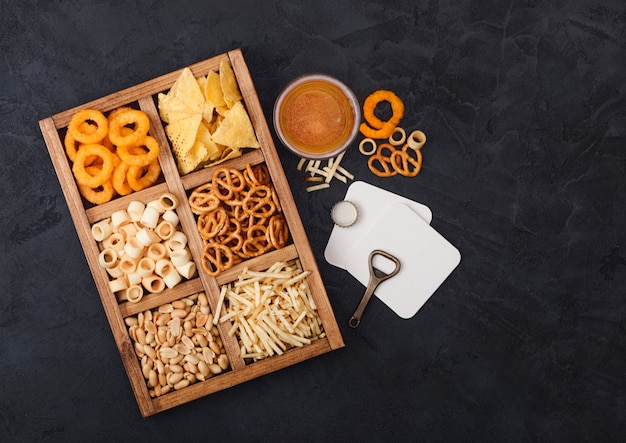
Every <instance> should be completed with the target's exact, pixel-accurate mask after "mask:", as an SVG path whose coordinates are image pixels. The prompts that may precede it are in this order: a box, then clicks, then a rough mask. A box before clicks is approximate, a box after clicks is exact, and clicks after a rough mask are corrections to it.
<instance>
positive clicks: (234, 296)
mask: <svg viewBox="0 0 626 443" xmlns="http://www.w3.org/2000/svg"><path fill="white" fill-rule="evenodd" d="M228 299H229V300H230V299H235V300H237V301H238V302H240V303H241V304H244V305H246V306H252V307H254V304H253V303H252V302H251V301H250V300H247V299H246V298H245V297H242V296H241V295H240V294H236V293H234V292H229V293H228Z"/></svg>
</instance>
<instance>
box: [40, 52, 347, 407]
mask: <svg viewBox="0 0 626 443" xmlns="http://www.w3.org/2000/svg"><path fill="white" fill-rule="evenodd" d="M222 60H227V61H228V62H229V63H230V65H231V67H232V68H233V71H234V73H235V77H236V79H237V82H238V85H239V89H240V91H241V95H242V97H243V102H244V106H245V108H246V110H247V111H248V115H249V117H250V120H251V122H252V125H253V128H254V130H255V133H256V136H257V139H258V140H259V143H260V146H261V147H260V149H253V150H245V152H244V153H243V155H242V156H241V157H237V158H234V159H231V160H228V161H227V162H226V163H223V164H220V165H219V166H227V167H231V168H237V169H243V168H245V166H246V164H250V165H256V164H259V163H265V165H266V167H267V169H268V171H269V174H270V176H271V180H272V183H273V185H274V188H275V190H276V193H277V195H278V198H279V201H280V204H281V206H282V209H283V214H284V217H285V220H286V222H287V225H288V228H289V231H290V234H291V243H290V244H288V245H287V246H285V247H284V248H281V249H277V250H274V251H271V252H267V253H265V254H263V255H261V256H259V257H256V258H253V259H248V260H246V261H245V262H243V263H240V264H238V265H235V266H233V267H232V268H230V269H229V270H227V271H224V272H222V273H221V274H219V275H218V276H217V277H212V276H210V275H209V274H207V273H206V272H204V271H203V270H202V268H201V266H197V268H198V271H197V276H196V277H194V278H191V279H190V280H187V281H183V282H182V283H181V284H178V285H177V286H175V287H173V288H171V289H167V288H166V289H165V290H164V291H163V292H161V293H158V294H147V295H145V296H144V297H143V298H142V299H141V300H140V301H139V302H137V303H130V302H118V300H117V298H116V296H115V294H114V293H113V292H112V291H111V289H110V287H109V277H108V274H107V272H106V270H105V269H104V268H102V267H101V266H100V265H99V263H98V256H99V254H100V250H99V247H98V244H97V242H96V241H95V240H94V237H93V235H92V232H91V226H92V224H94V223H96V222H98V221H100V220H102V219H104V218H106V217H109V216H110V215H111V214H112V213H113V212H115V211H117V210H120V209H125V208H127V206H128V204H129V203H130V202H131V201H133V200H140V201H143V202H144V203H146V202H148V201H151V200H153V199H156V198H158V197H159V196H161V195H162V194H164V193H166V192H168V193H171V194H173V195H174V196H175V197H176V198H177V199H178V201H179V206H178V208H177V209H176V211H177V215H178V217H179V219H180V226H181V227H182V230H183V232H184V233H185V234H186V236H187V239H188V246H189V250H190V252H191V255H192V258H193V260H194V262H195V263H196V264H199V263H200V262H201V257H202V249H203V240H202V238H201V237H200V234H199V231H198V228H197V225H196V220H195V217H194V214H193V213H192V211H191V208H190V206H189V203H188V192H190V190H191V189H193V188H194V187H197V186H199V185H201V184H204V183H207V182H209V181H211V178H212V175H213V172H214V170H215V168H216V167H217V166H214V167H208V168H205V169H202V170H200V171H196V172H192V173H190V174H187V175H184V176H181V175H180V174H179V172H178V168H177V165H176V160H175V158H174V156H173V154H172V152H171V149H170V144H169V141H168V139H167V136H166V134H165V131H164V128H163V124H162V122H161V120H160V117H159V112H158V109H157V106H156V104H155V101H156V97H157V94H158V93H160V92H166V91H167V90H169V89H170V87H171V86H172V84H173V83H174V82H175V81H176V79H177V78H178V77H179V75H180V73H181V72H182V68H181V69H180V70H177V71H174V72H171V73H169V74H166V75H163V76H160V77H157V78H155V79H152V80H149V81H147V82H144V83H141V84H139V85H137V86H134V87H131V88H128V89H125V90H122V91H119V92H117V93H114V94H111V95H109V96H106V97H103V98H100V99H97V100H94V101H91V102H89V103H86V104H84V105H81V106H78V107H75V108H72V109H69V110H67V111H64V112H61V113H59V114H56V115H53V116H51V117H48V118H45V119H43V120H41V121H40V122H39V124H40V128H41V131H42V134H43V137H44V140H45V142H46V145H47V148H48V151H49V154H50V157H51V159H52V163H53V165H54V169H55V171H56V174H57V176H58V179H59V182H60V184H61V188H62V190H63V194H64V196H65V199H66V201H67V204H68V207H69V210H70V214H71V217H72V220H73V222H74V225H75V227H76V231H77V233H78V237H79V239H80V242H81V246H82V248H83V250H84V253H85V256H86V258H87V262H88V265H89V267H90V270H91V273H92V275H93V278H94V281H95V284H96V287H97V290H98V293H99V296H100V299H101V302H102V305H103V307H104V311H105V313H106V316H107V319H108V321H109V324H110V326H111V330H112V332H113V336H114V339H115V343H116V345H117V348H118V351H119V353H120V355H121V358H122V362H123V364H124V367H125V370H126V372H127V375H128V378H129V381H130V384H131V387H132V390H133V392H134V395H135V398H136V401H137V404H138V406H139V410H140V412H141V415H142V416H144V417H147V416H151V415H154V414H156V413H159V412H161V411H164V410H166V409H169V408H172V407H175V406H178V405H181V404H184V403H187V402H189V401H192V400H195V399H198V398H200V397H204V396H206V395H209V394H211V393H214V392H217V391H220V390H223V389H226V388H228V387H231V386H234V385H237V384H239V383H243V382H245V381H249V380H251V379H254V378H257V377H260V376H262V375H264V374H268V373H271V372H273V371H276V370H279V369H282V368H285V367H287V366H290V365H293V364H295V363H298V362H301V361H304V360H307V359H309V358H313V357H315V356H318V355H321V354H323V353H326V352H329V351H331V350H335V349H338V348H341V347H343V346H344V342H343V338H342V336H341V333H340V331H339V328H338V326H337V322H336V319H335V316H334V313H333V311H332V307H331V305H330V302H329V300H328V295H327V293H326V289H325V287H324V284H323V281H322V279H321V276H320V273H319V269H318V267H317V263H316V261H315V258H314V255H313V252H312V250H311V246H310V244H309V241H308V238H307V235H306V232H305V231H304V227H303V225H302V221H301V219H300V216H299V214H298V210H297V207H296V205H295V202H294V200H293V195H292V193H291V190H290V188H289V184H288V182H287V179H286V177H285V174H284V171H283V169H282V166H281V163H280V159H279V157H278V154H277V152H276V148H275V145H274V142H273V139H272V136H271V133H270V130H269V128H268V125H267V122H266V120H265V117H264V114H263V110H262V108H261V105H260V103H259V100H258V97H257V94H256V90H255V87H254V84H253V81H252V78H251V76H250V72H249V71H248V67H247V65H246V63H245V60H244V58H243V55H242V53H241V50H240V49H236V50H233V51H230V52H228V53H224V54H221V55H218V56H215V57H212V58H209V59H207V60H205V61H202V62H199V63H196V64H194V65H191V66H189V69H191V71H192V73H193V74H194V76H195V77H199V76H203V75H206V74H207V73H208V72H209V71H211V70H214V71H218V70H219V66H220V62H221V61H222ZM128 105H134V106H135V107H138V108H139V109H141V110H142V111H144V112H145V113H146V114H147V115H148V117H149V119H150V124H151V128H150V135H151V136H153V137H154V138H155V139H156V140H157V141H158V142H159V145H160V146H161V149H160V151H159V157H158V160H159V163H160V166H161V177H160V179H159V180H158V181H157V182H156V183H155V184H154V185H152V186H151V187H149V188H146V189H145V190H143V191H139V192H134V193H132V194H130V195H127V196H123V197H117V198H114V199H113V200H111V201H110V202H108V203H104V204H102V205H98V206H93V205H91V204H89V203H87V202H86V201H85V200H83V198H82V197H81V195H80V193H79V190H78V186H77V184H76V181H75V179H74V176H73V174H72V170H71V166H70V163H69V161H68V158H67V155H66V153H65V149H64V146H63V142H62V134H63V133H64V131H65V130H66V128H67V126H68V124H69V122H70V119H71V117H72V115H74V114H75V113H76V112H77V111H79V110H81V109H98V110H100V111H102V112H108V111H110V110H113V109H115V108H118V107H120V106H128ZM164 147H165V149H164ZM296 258H297V259H299V260H300V262H301V264H302V268H303V269H305V270H307V271H310V272H311V273H310V274H309V275H308V276H307V277H306V281H307V284H308V286H309V288H310V292H311V295H312V297H313V300H314V302H315V304H316V307H317V311H318V315H319V317H320V320H321V323H322V326H323V329H324V333H325V335H324V336H323V337H322V338H319V339H317V340H314V341H312V342H311V343H310V344H308V345H305V346H303V347H294V348H292V349H289V350H288V351H286V352H284V353H283V354H282V355H273V356H271V357H267V358H265V359H261V360H258V361H256V362H252V363H250V362H248V361H245V360H244V359H243V358H242V357H241V354H240V348H239V344H238V341H237V338H236V337H231V336H229V335H228V331H229V329H230V326H231V324H230V322H223V323H218V325H217V327H218V330H219V334H220V337H221V339H222V342H223V347H224V349H225V350H226V353H227V355H228V357H229V360H230V368H229V369H228V370H227V371H225V372H223V373H221V374H219V375H215V376H213V377H211V378H208V379H207V380H205V381H201V382H197V383H194V384H191V385H189V386H188V387H185V388H183V389H180V390H176V391H171V392H169V393H167V394H164V395H161V396H158V397H151V396H150V393H149V388H148V386H147V384H146V380H145V378H144V375H143V373H142V368H141V364H140V361H139V359H138V357H137V354H136V352H135V347H134V343H133V340H132V339H131V337H130V336H129V331H128V326H127V324H126V323H125V319H126V318H127V317H130V316H136V315H138V314H139V313H142V312H145V311H148V310H153V309H156V308H157V307H158V306H161V305H163V304H165V303H170V302H172V301H175V300H179V299H181V298H184V297H187V296H190V295H192V294H196V293H198V292H204V293H205V294H206V296H207V298H208V301H209V306H210V309H211V312H212V313H215V312H216V309H217V304H218V300H219V294H220V286H221V285H223V284H226V283H229V282H231V281H234V280H236V279H237V277H238V276H239V274H240V273H241V271H242V270H243V267H244V266H245V267H247V268H249V269H251V270H259V271H261V270H265V269H268V268H269V267H270V266H271V265H272V264H274V263H276V262H278V261H288V260H292V259H296Z"/></svg>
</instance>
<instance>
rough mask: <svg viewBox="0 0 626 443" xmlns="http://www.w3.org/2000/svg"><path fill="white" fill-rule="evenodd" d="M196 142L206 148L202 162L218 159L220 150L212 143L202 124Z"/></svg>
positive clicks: (206, 129)
mask: <svg viewBox="0 0 626 443" xmlns="http://www.w3.org/2000/svg"><path fill="white" fill-rule="evenodd" d="M196 140H197V141H198V142H200V143H202V144H203V145H204V146H205V148H206V151H207V152H206V154H205V157H204V159H203V161H205V162H207V161H210V160H213V159H215V158H219V156H220V153H221V151H222V149H221V148H220V147H219V146H217V144H216V143H215V142H214V141H213V137H212V136H211V132H210V131H209V128H207V127H206V125H205V124H204V123H200V126H199V127H198V134H197V135H196Z"/></svg>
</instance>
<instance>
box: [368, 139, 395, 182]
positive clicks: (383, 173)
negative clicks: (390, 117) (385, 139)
mask: <svg viewBox="0 0 626 443" xmlns="http://www.w3.org/2000/svg"><path fill="white" fill-rule="evenodd" d="M385 150H388V151H389V155H385ZM396 151H397V149H396V148H395V147H394V146H392V145H391V144H389V143H381V144H380V145H378V148H376V153H375V154H374V155H371V156H370V158H368V159H367V166H368V167H369V168H370V171H372V172H373V173H374V174H376V175H377V176H379V177H393V176H394V175H397V174H398V170H397V169H396V167H395V166H394V164H393V162H392V160H391V155H392V154H393V153H394V152H396Z"/></svg>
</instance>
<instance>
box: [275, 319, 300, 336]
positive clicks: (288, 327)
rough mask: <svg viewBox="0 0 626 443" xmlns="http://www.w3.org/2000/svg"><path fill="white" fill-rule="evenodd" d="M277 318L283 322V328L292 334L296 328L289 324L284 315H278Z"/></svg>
mask: <svg viewBox="0 0 626 443" xmlns="http://www.w3.org/2000/svg"><path fill="white" fill-rule="evenodd" d="M278 320H279V321H280V322H281V323H282V324H283V326H284V327H285V329H287V330H288V331H289V332H290V333H292V334H294V333H295V332H296V330H295V329H294V328H293V327H292V326H291V324H290V323H289V322H288V321H287V319H285V316H284V315H281V316H279V317H278Z"/></svg>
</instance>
